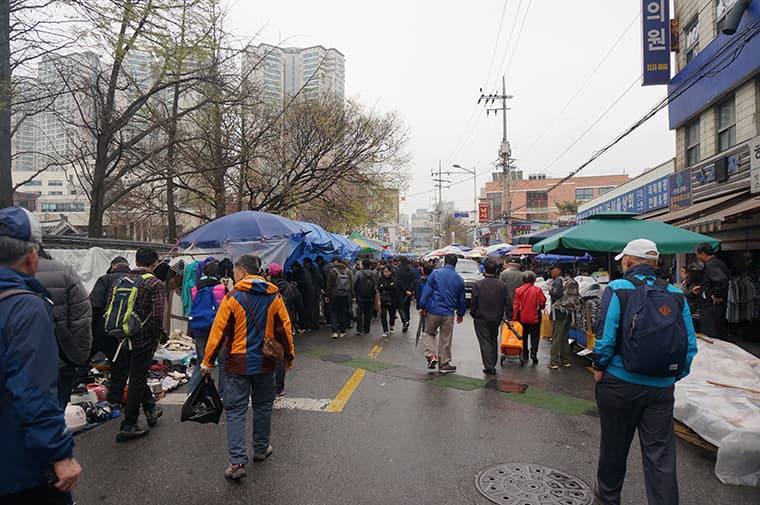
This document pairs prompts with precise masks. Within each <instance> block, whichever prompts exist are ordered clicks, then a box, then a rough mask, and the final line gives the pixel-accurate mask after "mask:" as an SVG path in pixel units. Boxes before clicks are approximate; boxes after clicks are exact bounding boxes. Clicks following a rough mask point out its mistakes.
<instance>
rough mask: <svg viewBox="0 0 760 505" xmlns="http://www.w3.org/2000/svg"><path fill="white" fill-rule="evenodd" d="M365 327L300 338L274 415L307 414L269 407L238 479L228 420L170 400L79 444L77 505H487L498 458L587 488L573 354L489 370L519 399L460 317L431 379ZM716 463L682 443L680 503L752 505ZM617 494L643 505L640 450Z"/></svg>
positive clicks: (581, 390)
mask: <svg viewBox="0 0 760 505" xmlns="http://www.w3.org/2000/svg"><path fill="white" fill-rule="evenodd" d="M373 324H374V326H373V331H372V333H371V334H370V335H367V336H361V337H358V336H354V335H353V334H351V333H349V335H348V336H347V337H346V338H344V339H339V340H332V339H331V338H330V336H329V335H330V333H329V332H328V331H327V330H326V329H325V330H323V331H322V332H319V333H316V334H312V335H308V336H302V337H298V340H297V343H296V345H297V353H298V357H297V368H296V369H295V370H294V371H292V372H290V373H289V374H288V378H287V386H286V392H287V395H288V399H289V401H288V402H284V404H283V407H293V406H294V405H296V404H297V405H298V406H299V407H303V408H279V409H277V410H276V411H275V414H274V426H273V431H274V433H273V439H272V444H273V446H274V454H273V455H272V457H271V458H269V459H268V460H267V461H265V462H263V463H256V464H251V465H249V475H248V477H247V478H246V479H243V481H242V482H241V483H239V484H235V483H230V482H227V481H225V480H224V479H223V477H222V472H223V470H224V468H225V466H226V463H227V457H226V438H225V437H226V435H225V429H224V428H225V426H224V416H222V422H221V424H220V425H219V426H216V425H197V424H193V423H180V422H179V408H180V407H179V406H177V405H172V403H174V404H176V403H180V401H181V399H182V397H181V396H178V395H177V396H171V397H170V398H169V399H168V400H167V401H166V402H164V405H165V406H164V417H163V418H162V419H161V422H160V423H159V425H158V427H156V428H155V429H153V430H152V431H151V433H150V434H149V435H148V436H147V437H145V438H143V439H141V440H137V441H133V442H130V443H128V444H119V445H117V444H116V443H115V442H114V437H115V433H116V430H117V428H118V423H117V422H115V421H111V422H109V423H107V424H106V425H104V426H102V427H99V428H97V429H94V430H92V431H89V432H86V433H83V434H80V435H79V436H78V440H77V447H76V451H77V457H78V458H79V460H80V462H81V463H82V466H83V467H84V477H83V480H82V482H81V484H80V489H79V492H78V494H77V499H78V502H79V503H80V504H82V505H90V504H119V505H130V504H163V505H167V504H188V505H192V504H215V503H245V504H259V503H261V504H267V505H273V504H303V505H306V504H336V505H343V504H345V505H349V504H351V505H354V504H464V503H467V504H481V505H486V504H488V503H490V502H489V501H487V500H486V499H485V498H484V497H482V496H481V495H480V494H479V493H478V491H477V489H476V487H475V476H476V475H477V473H478V472H480V471H481V470H483V469H485V468H488V467H490V466H493V465H498V464H501V463H507V462H523V463H536V464H541V465H546V466H549V467H553V468H557V469H560V470H563V471H565V472H568V473H571V474H573V475H577V476H578V477H580V478H581V479H583V480H584V481H586V482H588V483H592V482H593V481H594V474H595V470H596V466H595V465H596V459H597V451H598V443H599V426H598V420H597V418H596V417H595V415H594V404H593V381H592V378H591V375H590V374H589V373H588V372H587V371H586V370H585V369H584V368H583V365H584V362H583V361H582V360H581V359H577V360H576V361H575V365H576V366H574V367H572V368H570V369H563V370H560V371H551V370H549V369H547V368H546V366H545V365H546V363H547V358H548V348H549V343H548V342H547V341H543V342H542V343H541V351H540V353H539V359H540V360H541V363H539V365H538V366H536V367H532V366H526V367H525V368H520V367H519V366H518V365H516V364H508V365H507V366H506V367H504V368H501V369H499V375H498V376H497V378H498V379H499V380H501V381H505V382H504V383H502V384H501V387H502V388H504V387H506V389H509V388H515V386H516V385H519V384H526V385H527V386H528V387H527V389H526V390H525V393H524V394H520V393H504V392H501V391H499V390H497V389H493V387H494V386H496V384H494V383H490V384H489V383H488V379H489V378H487V377H485V376H483V374H482V373H481V369H482V365H481V364H480V358H479V353H478V350H477V343H476V340H475V336H474V332H473V330H472V322H471V319H470V318H469V316H467V317H466V319H465V322H464V323H463V324H462V325H458V326H457V327H456V329H455V336H454V346H453V356H454V363H455V364H456V365H458V366H459V373H458V374H456V376H453V375H448V376H439V375H438V374H428V373H427V371H426V369H425V367H424V358H423V357H422V354H421V350H420V349H419V348H418V349H415V348H414V334H413V332H412V331H411V330H410V332H409V333H407V334H402V333H400V332H398V331H397V333H395V334H392V335H391V336H390V337H388V338H382V337H381V336H380V328H379V323H373ZM415 324H416V323H415ZM359 367H361V368H363V369H366V370H367V372H366V374H365V375H364V376H363V377H362V378H361V381H360V382H359V384H358V386H357V387H356V389H355V391H354V392H353V394H352V395H351V396H350V398H348V401H347V402H346V404H345V407H344V409H343V410H342V411H341V412H329V411H326V410H324V406H325V405H326V404H327V403H329V401H330V400H332V399H334V398H335V397H336V396H337V395H338V392H339V391H341V390H342V389H343V388H344V385H345V384H346V382H347V381H348V380H349V379H350V378H351V377H352V376H354V374H355V373H356V370H357V368H359ZM296 399H310V400H311V401H309V402H307V401H305V400H303V401H302V400H296ZM321 400H324V401H321ZM249 424H250V416H249ZM249 437H250V435H249ZM713 466H714V462H713V461H712V460H711V459H710V458H709V457H708V456H706V455H705V453H703V452H702V450H700V449H698V448H696V447H694V446H691V445H689V444H687V443H685V442H682V441H680V440H679V442H678V472H679V479H680V487H681V495H682V500H681V503H682V504H713V503H715V504H729V503H730V504H737V505H742V504H747V505H749V504H753V505H756V504H757V503H758V496H759V495H760V493H759V492H758V490H757V489H756V488H741V487H734V486H727V485H724V484H721V483H720V482H719V481H718V480H717V478H716V477H715V475H714V473H713ZM623 498H624V503H627V504H637V505H638V504H644V503H646V498H645V494H644V483H643V477H642V469H641V462H640V453H639V450H638V447H637V446H636V445H634V446H633V447H632V450H631V456H630V459H629V473H628V478H627V480H626V485H625V489H624V492H623Z"/></svg>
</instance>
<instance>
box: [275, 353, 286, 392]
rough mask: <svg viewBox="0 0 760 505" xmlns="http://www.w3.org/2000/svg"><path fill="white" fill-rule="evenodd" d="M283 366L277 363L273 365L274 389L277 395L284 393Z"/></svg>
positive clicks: (279, 362) (280, 362)
mask: <svg viewBox="0 0 760 505" xmlns="http://www.w3.org/2000/svg"><path fill="white" fill-rule="evenodd" d="M285 372H286V370H285V365H283V364H282V361H278V362H277V363H275V365H274V389H275V392H276V393H277V394H280V393H282V392H283V391H285Z"/></svg>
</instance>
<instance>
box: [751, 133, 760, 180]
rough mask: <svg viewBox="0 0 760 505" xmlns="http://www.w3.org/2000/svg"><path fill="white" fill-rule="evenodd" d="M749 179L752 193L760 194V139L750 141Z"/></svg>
mask: <svg viewBox="0 0 760 505" xmlns="http://www.w3.org/2000/svg"><path fill="white" fill-rule="evenodd" d="M749 177H750V184H751V188H752V189H751V192H752V193H753V194H754V193H760V137H755V138H753V139H752V140H750V141H749Z"/></svg>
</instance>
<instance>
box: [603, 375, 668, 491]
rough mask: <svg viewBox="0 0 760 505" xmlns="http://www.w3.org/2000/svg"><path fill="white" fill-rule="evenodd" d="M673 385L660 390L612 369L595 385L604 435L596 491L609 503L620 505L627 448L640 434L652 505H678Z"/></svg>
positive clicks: (646, 481) (646, 482) (646, 480)
mask: <svg viewBox="0 0 760 505" xmlns="http://www.w3.org/2000/svg"><path fill="white" fill-rule="evenodd" d="M674 389H675V388H674V386H670V387H667V388H656V387H651V386H642V385H640V384H633V383H630V382H626V381H624V380H621V379H618V378H617V377H615V376H614V375H611V374H609V373H606V372H605V374H604V376H603V377H602V380H600V381H599V382H598V383H597V384H596V403H597V407H598V409H599V422H600V424H601V429H602V438H601V442H600V447H599V467H598V469H597V492H598V493H599V498H600V499H601V501H602V503H604V504H605V505H620V492H621V490H622V489H623V480H624V479H625V471H626V460H627V458H628V450H629V449H630V447H631V442H632V441H633V434H634V432H635V431H638V433H639V442H640V444H641V459H642V460H643V463H644V482H645V484H646V490H647V503H649V505H678V480H677V478H676V439H675V433H674V431H673V391H674Z"/></svg>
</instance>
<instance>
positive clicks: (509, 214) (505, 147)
mask: <svg viewBox="0 0 760 505" xmlns="http://www.w3.org/2000/svg"><path fill="white" fill-rule="evenodd" d="M501 96H502V98H501V104H502V111H501V113H502V127H503V130H504V138H503V139H502V142H503V149H502V163H503V164H504V177H505V183H504V187H505V188H506V194H505V198H504V200H505V202H506V203H505V205H504V209H505V212H506V216H507V230H506V233H505V235H506V240H505V242H507V243H509V244H511V243H512V195H511V193H510V191H509V186H510V179H511V177H510V173H509V156H510V155H511V154H512V153H511V152H510V151H511V149H510V148H509V141H508V140H507V79H506V77H505V76H501Z"/></svg>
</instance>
